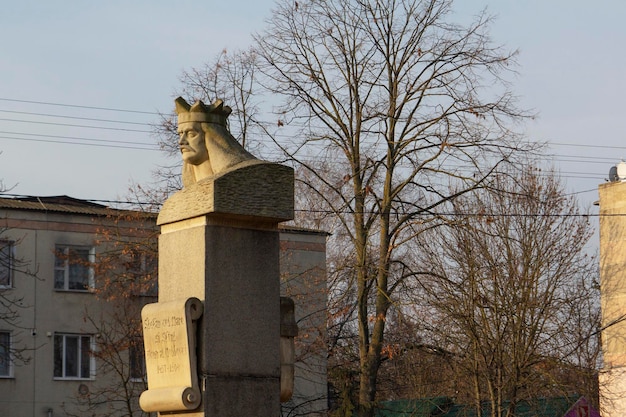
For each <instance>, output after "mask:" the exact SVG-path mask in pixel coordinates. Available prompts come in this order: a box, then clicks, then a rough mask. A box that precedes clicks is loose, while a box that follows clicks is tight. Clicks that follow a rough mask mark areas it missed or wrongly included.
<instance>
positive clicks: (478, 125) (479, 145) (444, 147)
mask: <svg viewBox="0 0 626 417" xmlns="http://www.w3.org/2000/svg"><path fill="white" fill-rule="evenodd" d="M451 7H452V2H451V1H447V0H424V1H413V0H367V1H366V0H357V1H349V0H332V1H316V0H310V1H298V2H284V3H282V4H280V5H279V6H278V7H277V9H276V10H274V13H273V15H272V18H271V19H270V21H269V25H268V28H267V30H266V31H265V32H264V33H263V34H262V35H260V36H258V37H257V43H258V51H257V55H258V59H260V64H261V69H262V72H263V75H264V77H265V79H264V84H265V85H266V86H268V87H270V88H271V92H272V93H273V94H274V95H275V96H276V97H280V98H281V99H284V101H283V106H282V108H281V109H280V118H279V122H280V123H278V124H279V125H281V126H284V127H285V129H287V128H293V130H290V132H293V134H291V135H290V138H289V140H288V141H285V140H281V137H280V136H275V140H276V143H278V144H279V145H280V146H281V148H282V149H283V151H284V152H285V153H286V154H287V155H289V156H290V157H291V158H292V159H293V160H294V161H295V162H296V163H297V164H299V165H300V166H302V167H304V168H305V169H307V170H308V171H309V172H310V173H311V174H312V175H313V176H314V177H315V181H311V182H309V183H308V184H309V185H310V186H309V191H310V192H312V193H316V194H317V195H318V197H319V198H320V199H321V200H322V201H324V203H325V204H326V209H327V210H328V211H330V212H331V213H333V215H334V216H336V219H337V221H339V222H340V224H341V227H342V235H343V236H345V237H346V239H347V241H348V242H349V245H350V250H351V254H352V259H353V263H352V265H351V269H352V277H350V278H349V279H347V280H346V281H344V282H343V283H342V284H341V285H344V286H346V291H344V292H348V293H351V294H354V299H353V300H352V302H353V305H354V308H355V315H356V323H357V324H356V328H357V330H358V353H359V363H360V365H359V375H360V382H359V396H358V408H359V410H358V412H359V415H361V416H368V415H370V416H371V415H372V413H373V406H374V404H375V401H376V388H377V377H378V371H379V367H380V364H381V360H382V352H383V347H384V342H385V341H384V336H385V326H386V321H387V315H388V313H389V311H390V308H391V307H392V306H393V305H394V298H395V296H396V291H397V290H398V289H399V288H400V287H401V285H402V281H403V276H402V273H401V270H399V267H398V266H397V265H398V264H397V263H396V261H397V260H398V259H399V258H401V257H403V255H404V254H405V251H404V249H403V248H404V246H405V244H406V242H410V241H411V239H413V238H414V237H415V236H416V234H419V233H420V232H421V231H422V230H424V229H426V228H428V227H430V225H431V224H437V223H438V222H439V220H438V217H437V216H436V215H435V214H434V213H435V211H436V209H437V208H439V207H442V206H445V205H446V204H447V203H449V202H450V201H452V200H454V199H455V198H456V197H458V196H461V195H463V194H464V193H466V192H468V191H470V190H473V189H475V188H477V187H480V186H481V185H482V184H483V183H484V182H485V180H486V179H487V178H489V176H490V175H491V174H492V173H493V172H494V171H496V170H497V169H498V167H499V166H500V165H501V164H503V163H505V162H506V161H508V160H510V159H511V158H513V157H514V155H515V153H516V152H517V151H518V150H519V147H518V144H516V143H515V141H514V135H513V134H512V133H511V132H510V131H508V130H507V129H506V128H505V126H507V125H510V123H511V122H514V121H517V120H519V119H520V118H522V117H524V116H525V114H524V113H523V112H521V111H520V110H518V109H517V108H516V107H515V105H514V99H513V96H512V95H511V94H510V93H509V92H508V90H507V85H506V83H505V82H504V80H503V78H502V74H503V71H504V72H506V71H507V70H508V69H509V67H510V66H511V65H513V64H514V55H515V54H514V53H507V52H505V51H503V50H502V49H501V48H499V47H496V46H494V45H492V44H491V42H490V40H489V37H488V32H487V30H488V24H489V18H488V17H487V16H486V15H484V14H481V15H479V16H478V17H477V18H476V20H475V22H474V23H472V24H470V25H469V26H460V25H457V24H453V23H450V22H448V18H449V17H450V16H449V14H450V11H451ZM319 159H326V160H328V161H332V162H333V163H335V164H336V165H337V167H339V168H341V169H343V170H344V172H343V174H342V175H341V176H339V177H336V176H334V174H333V173H329V172H328V171H326V170H323V169H318V167H317V166H316V164H315V163H314V162H315V161H317V160H319ZM312 160H313V162H312ZM329 174H330V175H329ZM451 185H453V187H451ZM451 190H452V191H451Z"/></svg>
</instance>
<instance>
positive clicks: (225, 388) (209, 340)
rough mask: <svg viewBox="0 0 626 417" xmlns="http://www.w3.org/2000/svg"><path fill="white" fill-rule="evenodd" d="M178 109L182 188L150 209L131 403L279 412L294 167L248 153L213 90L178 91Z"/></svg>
mask: <svg viewBox="0 0 626 417" xmlns="http://www.w3.org/2000/svg"><path fill="white" fill-rule="evenodd" d="M176 112H177V114H178V133H179V136H180V140H179V145H180V149H181V154H182V158H183V173H182V176H183V185H184V187H183V189H182V190H181V191H179V192H177V193H175V194H174V195H172V196H171V197H170V198H169V199H168V200H167V201H166V202H165V204H164V205H163V208H162V210H161V212H160V213H159V217H158V219H157V224H158V225H159V226H161V235H160V237H159V278H158V284H159V301H158V303H155V304H152V305H149V306H147V307H146V308H144V311H143V312H142V320H143V328H144V342H145V349H146V362H147V366H146V367H147V370H148V390H147V391H145V392H144V393H143V394H142V396H141V398H140V404H141V407H142V408H143V409H144V410H146V411H150V412H155V411H156V412H158V413H159V415H161V416H186V417H196V416H220V417H227V416H244V415H247V416H268V417H269V416H278V415H279V414H280V400H281V397H282V398H283V399H284V398H287V397H288V393H287V392H286V391H288V390H289V388H287V389H283V390H282V392H281V383H280V375H281V362H280V358H281V357H287V358H288V357H290V356H292V355H289V354H284V353H282V352H281V353H279V352H280V346H281V345H285V346H288V345H289V340H288V337H293V335H294V334H295V323H294V322H292V321H291V322H290V321H289V320H288V319H285V318H284V317H283V320H282V326H281V300H280V289H279V287H280V278H279V235H278V224H279V223H280V222H282V221H286V220H290V219H292V218H293V204H294V203H293V201H294V196H293V192H294V191H293V190H294V187H293V181H294V180H293V170H292V169H291V168H290V167H287V166H283V165H279V164H274V163H269V162H266V161H262V160H259V159H257V158H255V157H254V156H252V155H251V154H250V153H248V152H247V151H246V150H245V149H244V148H243V147H242V146H241V145H240V144H239V143H238V142H237V141H236V140H235V139H234V138H233V136H232V135H231V134H230V133H229V131H228V129H227V122H226V121H227V117H228V115H229V114H230V112H231V109H230V108H229V107H227V106H225V105H224V103H223V102H222V101H221V100H217V101H216V102H215V103H213V104H211V105H205V104H204V103H203V102H201V101H197V102H196V103H195V104H193V105H191V106H190V105H189V104H188V103H187V102H186V101H185V100H184V99H182V98H178V99H176ZM285 306H286V310H287V311H289V310H290V307H289V306H288V305H285V303H283V310H285ZM291 315H293V309H292V308H291ZM281 330H282V331H281ZM286 338H287V339H286ZM282 372H283V374H286V375H289V366H287V367H285V366H284V365H283V366H282ZM291 373H292V374H293V372H291Z"/></svg>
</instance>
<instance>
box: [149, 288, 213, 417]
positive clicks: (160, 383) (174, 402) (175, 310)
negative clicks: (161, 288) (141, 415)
mask: <svg viewBox="0 0 626 417" xmlns="http://www.w3.org/2000/svg"><path fill="white" fill-rule="evenodd" d="M202 310H203V307H202V301H200V300H199V299H197V298H188V299H183V300H175V301H168V302H163V303H153V304H148V305H146V306H145V307H144V308H143V309H142V310H141V320H142V324H143V338H144V346H145V355H146V371H147V375H148V390H147V391H144V392H143V393H142V394H141V397H139V405H140V406H141V408H142V409H143V410H144V411H146V412H156V411H158V412H168V411H189V410H194V409H196V408H198V407H199V406H200V402H201V400H202V397H201V395H200V389H199V388H198V373H197V372H198V371H197V366H196V362H197V360H196V343H195V333H196V332H195V324H194V322H193V321H194V320H197V319H199V318H200V316H201V315H202Z"/></svg>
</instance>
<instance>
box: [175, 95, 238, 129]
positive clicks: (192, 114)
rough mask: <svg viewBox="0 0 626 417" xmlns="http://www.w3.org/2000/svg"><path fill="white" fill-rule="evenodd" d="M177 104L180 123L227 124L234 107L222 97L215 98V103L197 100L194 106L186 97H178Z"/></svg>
mask: <svg viewBox="0 0 626 417" xmlns="http://www.w3.org/2000/svg"><path fill="white" fill-rule="evenodd" d="M174 103H175V104H176V114H178V123H179V124H180V123H187V122H199V123H217V124H219V125H222V126H226V125H227V124H226V120H227V118H228V116H229V115H230V113H231V112H232V109H231V108H230V107H228V106H225V105H224V102H223V101H222V100H221V99H217V100H215V102H213V104H211V105H208V106H207V105H206V104H204V103H203V102H202V101H201V100H197V101H196V102H195V103H194V104H193V105H192V106H190V105H189V103H187V102H186V101H185V99H184V98H182V97H178V98H177V99H176V100H174Z"/></svg>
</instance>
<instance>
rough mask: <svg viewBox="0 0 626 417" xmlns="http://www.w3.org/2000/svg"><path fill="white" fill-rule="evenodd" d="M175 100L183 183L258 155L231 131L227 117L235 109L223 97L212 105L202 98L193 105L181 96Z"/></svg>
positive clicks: (212, 173) (212, 174)
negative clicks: (242, 143)
mask: <svg viewBox="0 0 626 417" xmlns="http://www.w3.org/2000/svg"><path fill="white" fill-rule="evenodd" d="M175 104H176V114H177V115H178V135H179V141H178V144H179V148H180V151H181V154H182V158H183V172H182V177H183V186H185V187H187V186H189V185H191V184H194V183H196V182H198V181H201V180H203V179H204V178H208V177H211V176H215V175H219V174H220V173H221V172H223V171H225V170H227V169H230V168H232V167H234V166H235V165H237V164H240V163H242V162H245V161H248V160H253V159H256V158H255V157H254V156H252V154H250V153H249V152H248V151H246V150H245V149H244V148H243V146H241V144H239V142H237V140H236V139H235V138H234V137H233V136H232V135H231V134H230V132H229V131H228V127H227V126H228V123H227V120H228V116H229V115H230V113H231V112H232V109H231V108H230V107H228V106H225V105H224V102H223V101H222V100H219V99H218V100H216V101H215V102H214V103H212V104H210V105H206V104H204V103H203V102H202V101H200V100H198V101H196V102H195V103H194V104H193V105H189V103H187V102H186V101H185V99H183V98H182V97H178V98H177V99H176V100H175Z"/></svg>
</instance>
